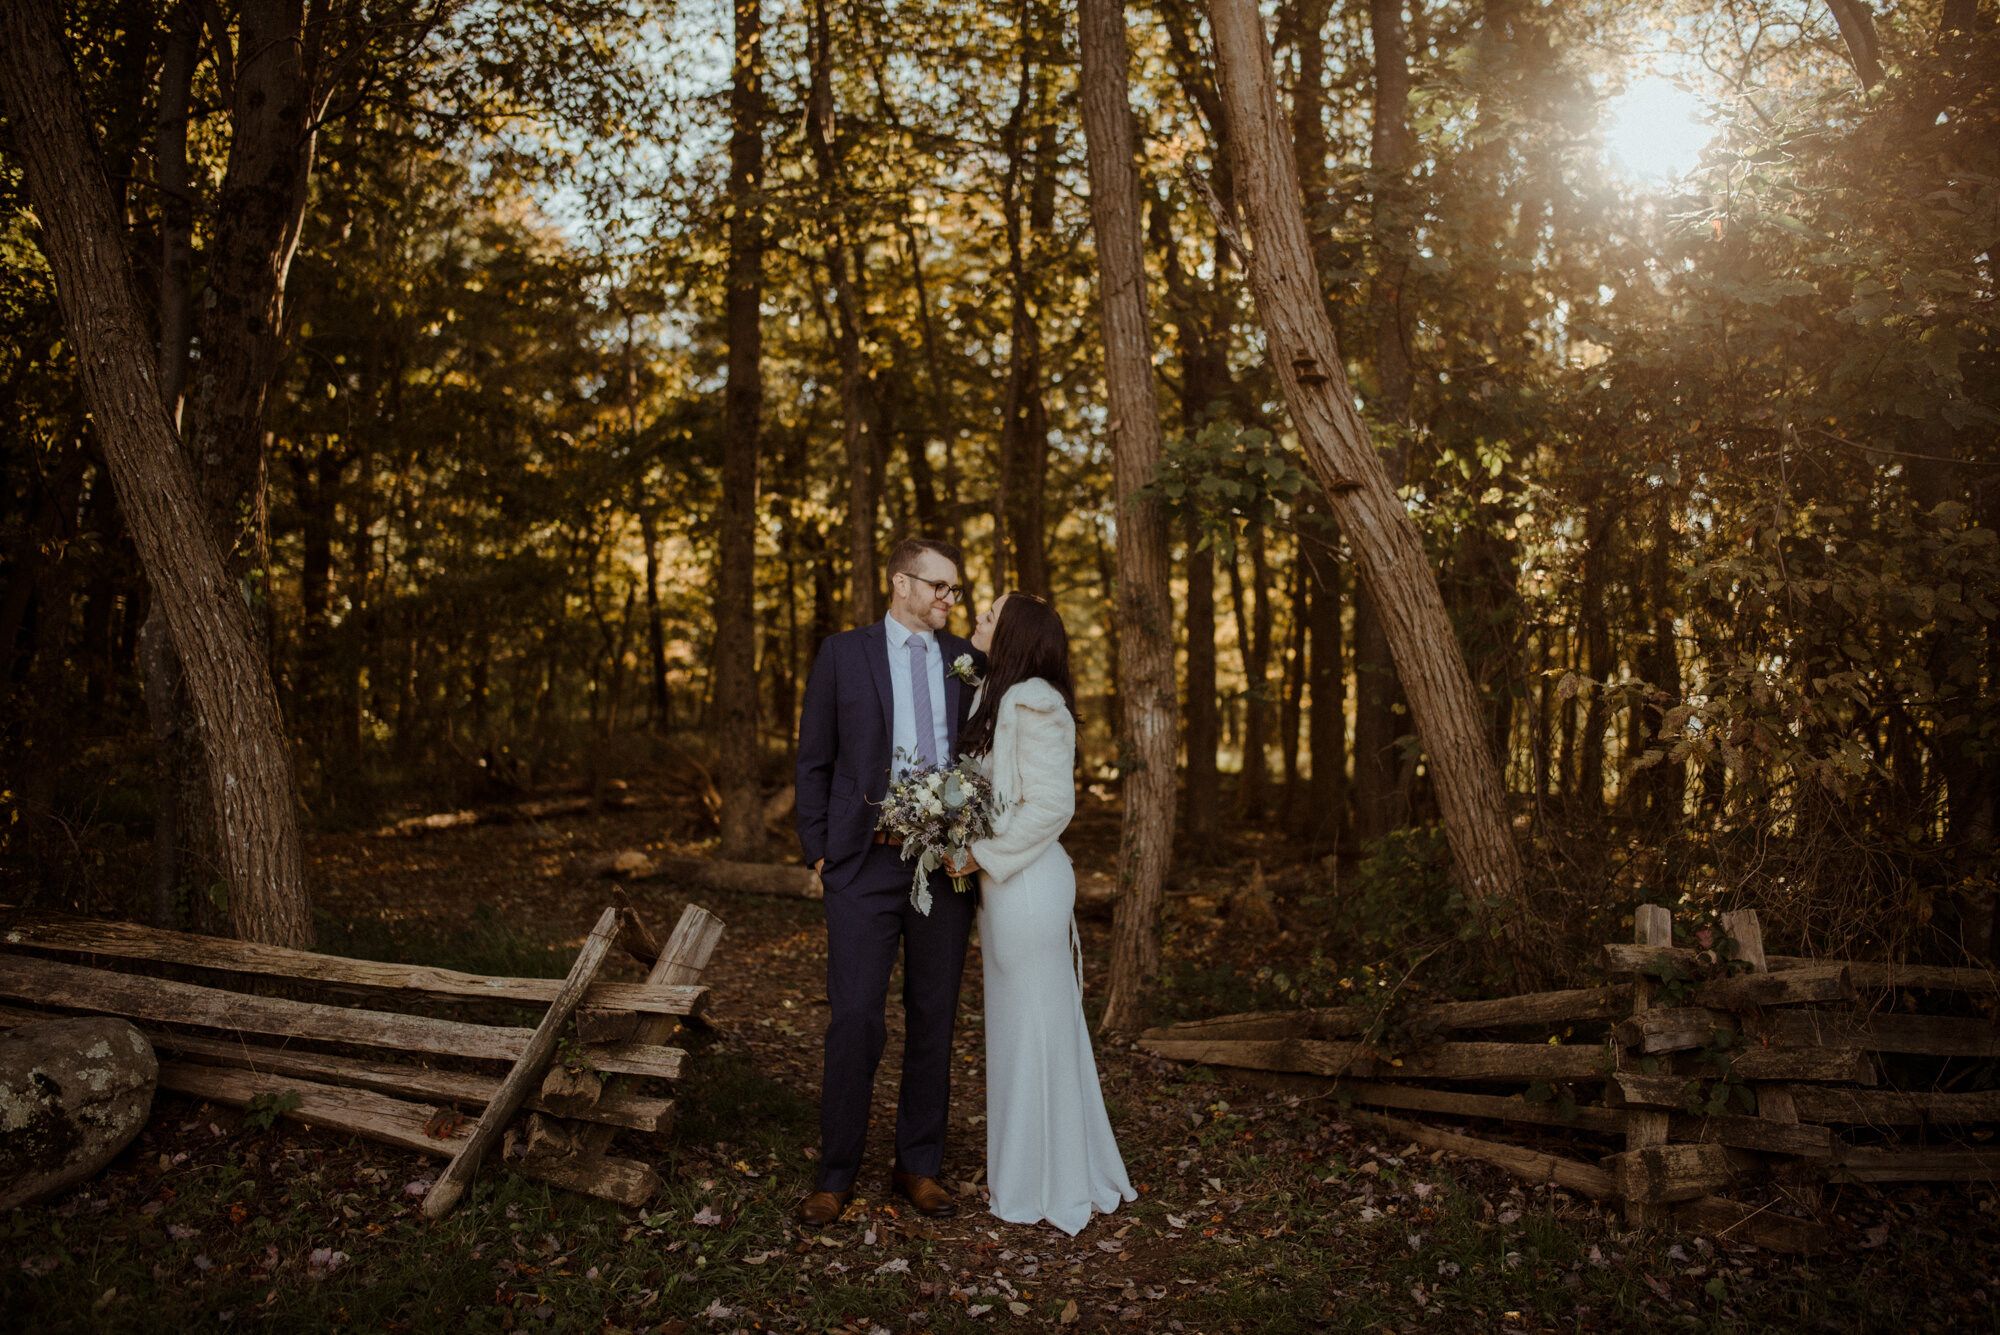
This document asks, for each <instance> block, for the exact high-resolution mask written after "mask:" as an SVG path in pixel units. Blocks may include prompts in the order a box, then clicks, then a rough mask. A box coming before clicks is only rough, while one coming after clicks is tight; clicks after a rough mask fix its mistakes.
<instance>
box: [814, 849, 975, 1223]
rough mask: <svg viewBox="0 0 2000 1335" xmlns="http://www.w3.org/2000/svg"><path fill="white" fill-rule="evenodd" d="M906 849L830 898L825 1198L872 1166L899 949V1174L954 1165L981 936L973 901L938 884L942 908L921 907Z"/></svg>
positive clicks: (885, 853) (823, 1097)
mask: <svg viewBox="0 0 2000 1335" xmlns="http://www.w3.org/2000/svg"><path fill="white" fill-rule="evenodd" d="M901 854H902V850H901V849H899V848H892V847H890V846H889V845H887V844H876V845H873V846H872V847H870V848H869V850H868V852H867V854H866V855H865V856H864V858H863V859H862V864H861V869H860V871H859V872H858V873H857V874H856V875H855V877H854V879H853V880H851V881H849V882H848V883H847V884H846V885H844V886H842V887H841V888H840V889H838V890H831V891H828V893H827V896H826V901H825V910H826V938H827V940H826V995H827V1000H828V1001H829V1002H831V1003H832V1008H833V1014H832V1016H831V1018H830V1019H829V1020H828V1021H827V1026H826V1074H825V1083H824V1084H823V1086H822V1088H821V1093H820V1104H819V1109H820V1111H819V1121H820V1166H819V1187H820V1189H821V1190H822V1191H847V1190H849V1189H851V1188H852V1187H853V1185H854V1178H855V1175H856V1174H857V1173H858V1172H859V1171H860V1169H861V1156H862V1151H863V1148H864V1146H865V1145H866V1144H867V1140H868V1113H869V1107H870V1105H871V1104H872V1103H873V1101H874V1095H875V1068H876V1067H877V1066H878V1065H879V1064H880V1063H881V1060H882V1049H883V1048H884V1046H886V1045H887V1043H888V1041H889V1027H888V1021H887V1016H886V1006H887V1004H888V997H889V975H890V972H891V971H892V970H893V969H894V968H895V964H896V951H897V948H898V946H899V944H900V946H901V947H902V950H903V1019H904V1039H903V1084H902V1093H901V1097H900V1098H899V1100H898V1103H897V1108H896V1167H898V1168H900V1169H901V1170H903V1171H904V1172H906V1173H915V1174H917V1175H918V1176H920V1177H936V1176H937V1175H938V1172H939V1170H940V1169H941V1168H942V1167H943V1164H944V1137H945V1123H946V1119H947V1115H948V1112H949V1110H950V1107H951V1033H952V1025H953V1023H954V1022H955V1020H956V1019H957V1016H958V988H959V981H960V979H961V977H962V976H963V974H964V973H965V947H966V938H967V936H969V935H970V934H971V931H972V900H973V896H972V894H971V893H970V892H968V893H966V894H962V895H961V894H959V893H957V892H955V891H954V890H953V889H952V888H951V878H950V877H949V876H946V875H945V874H944V873H942V872H935V873H933V874H932V875H931V878H930V889H931V911H930V915H929V916H928V917H926V916H925V915H924V914H921V913H919V912H917V910H916V909H914V908H913V907H911V905H910V877H911V874H912V872H913V871H914V870H915V869H914V868H913V867H912V865H911V864H910V863H907V862H904V861H903V860H902V856H901Z"/></svg>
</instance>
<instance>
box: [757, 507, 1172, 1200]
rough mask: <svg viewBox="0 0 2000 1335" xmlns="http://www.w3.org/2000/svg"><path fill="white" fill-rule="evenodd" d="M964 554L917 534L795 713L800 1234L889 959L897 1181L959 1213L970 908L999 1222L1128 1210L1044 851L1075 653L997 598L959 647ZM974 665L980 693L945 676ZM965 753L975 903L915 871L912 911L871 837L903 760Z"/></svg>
mask: <svg viewBox="0 0 2000 1335" xmlns="http://www.w3.org/2000/svg"><path fill="white" fill-rule="evenodd" d="M959 581H960V577H959V553H958V549H957V548H956V547H954V546H952V545H951V544H949V543H944V542H934V541H931V540H929V539H925V538H911V539H909V540H907V541H905V542H904V543H903V544H902V545H901V546H899V547H897V548H896V550H895V552H894V554H892V555H891V556H890V558H889V586H890V605H889V614H888V615H887V616H886V617H884V618H883V619H882V620H881V621H879V622H877V623H875V624H874V625H871V626H863V627H861V628H859V629H857V630H850V631H846V632H844V633H842V634H839V635H833V636H829V637H828V638H827V640H826V642H825V643H824V644H823V645H821V646H820V650H819V655H818V657H817V658H816V659H815V660H814V662H813V667H812V675H811V677H810V678H809V680H808V682H807V685H806V696H805V704H804V707H803V709H802V710H801V712H800V717H799V766H798V831H799V842H800V843H801V844H803V845H804V848H805V857H806V861H807V862H808V863H810V864H811V865H812V866H813V868H814V869H815V870H816V871H818V872H819V874H820V880H821V884H822V885H823V886H824V888H825V892H826V899H825V909H826V947H827V960H826V993H827V1000H828V1001H829V1002H831V1003H832V1009H833V1013H832V1016H831V1018H830V1019H829V1021H828V1023H827V1029H826V1075H825V1081H824V1084H823V1085H822V1088H821V1093H820V1161H819V1176H818V1181H817V1183H816V1184H815V1189H814V1190H813V1191H812V1193H811V1194H809V1195H808V1196H807V1197H806V1198H805V1199H804V1200H803V1201H801V1202H800V1203H799V1206H798V1210H797V1216H798V1218H799V1220H800V1222H802V1223H806V1224H811V1225H821V1224H829V1223H832V1222H833V1221H834V1220H836V1219H838V1218H839V1217H840V1213H841V1211H842V1209H844V1208H845V1207H846V1205H847V1201H848V1198H849V1197H850V1196H852V1195H853V1194H854V1179H855V1176H856V1175H857V1174H858V1173H859V1171H860V1169H861V1156H862V1148H863V1145H864V1143H865V1142H866V1140H867V1136H868V1112H869V1107H870V1104H871V1103H872V1102H873V1096H874V1087H875V1067H876V1065H877V1064H878V1063H879V1062H880V1061H881V1059H882V1049H883V1047H884V1045H885V1044H886V1043H887V1041H888V1026H887V1023H886V1021H885V1016H884V1007H885V1005H886V1003H887V999H888V992H889V975H890V972H891V970H892V969H893V968H894V967H895V963H896V949H897V944H898V942H899V941H900V942H901V943H902V946H903V1015H904V1019H905V1038H904V1046H903V1076H902V1095H901V1099H900V1102H899V1103H898V1106H897V1111H896V1163H895V1172H894V1174H893V1181H894V1185H895V1189H896V1192H897V1194H898V1195H901V1196H905V1197H907V1198H908V1199H909V1200H910V1202H911V1203H912V1204H913V1205H914V1206H915V1207H916V1208H917V1209H918V1210H919V1211H920V1212H922V1213H923V1214H926V1215H931V1216H933V1217H942V1216H945V1215H950V1214H954V1213H956V1212H957V1206H956V1205H955V1204H954V1202H953V1200H952V1196H951V1193H950V1192H948V1191H946V1190H945V1188H944V1187H942V1186H940V1185H939V1184H938V1180H937V1179H938V1175H939V1172H940V1170H941V1168H942V1166H943V1159H944V1139H945V1120H946V1112H947V1108H948V1105H949V1103H950V1098H951V1033H952V1024H953V1021H954V1019H955V1018H956V1016H957V1011H958V989H959V980H960V977H961V975H962V974H963V973H964V971H965V947H966V937H967V935H968V933H969V932H970V930H971V926H972V919H973V913H974V900H975V899H976V900H977V901H978V908H977V912H978V917H979V940H980V946H981V951H982V955H983V958H984V961H985V974H986V1161H987V1162H986V1167H987V1184H988V1187H989V1190H990V1192H991V1202H990V1204H991V1208H992V1211H993V1213H994V1214H995V1215H997V1216H999V1217H1000V1218H1002V1219H1005V1220H1008V1221H1009V1222H1012V1223H1019V1224H1034V1223H1040V1222H1042V1221H1043V1220H1047V1221H1048V1222H1049V1223H1052V1224H1054V1225H1055V1226H1056V1227H1058V1228H1060V1229H1062V1230H1063V1231H1064V1232H1066V1233H1070V1234H1072V1235H1073V1234H1075V1233H1077V1232H1079V1231H1081V1230H1082V1228H1083V1226H1084V1225H1085V1224H1087V1223H1089V1222H1090V1216H1091V1211H1092V1210H1093V1209H1095V1210H1099V1211H1102V1212H1104V1213H1107V1214H1108V1213H1110V1212H1111V1211H1112V1210H1115V1209H1116V1208H1117V1207H1118V1203H1119V1201H1120V1200H1127V1201H1129V1200H1136V1199H1137V1197H1136V1195H1135V1194H1134V1193H1133V1191H1132V1187H1131V1184H1130V1182H1129V1181H1128V1180H1127V1179H1126V1176H1125V1164H1124V1161H1123V1160H1122V1159H1121V1158H1120V1157H1119V1154H1118V1142H1117V1141H1116V1139H1114V1138H1113V1136H1112V1134H1111V1122H1110V1119H1109V1118H1108V1117H1107V1116H1106V1115H1105V1111H1104V1096H1103V1093H1102V1091H1101V1090H1100V1089H1099V1087H1098V1080H1097V1065H1096V1061H1095V1059H1094V1058H1093V1057H1092V1054H1091V1048H1090V1035H1089V1032H1088V1030H1087V1029H1086V1027H1085V1025H1084V1019H1083V983H1082V957H1081V953H1080V950H1079V948H1078V945H1077V939H1076V926H1075V922H1074V919H1073V918H1072V916H1071V911H1072V909H1073V908H1074V906H1075V903H1076V874H1075V872H1074V871H1072V870H1071V868H1070V861H1069V855H1068V854H1066V853H1064V852H1063V849H1062V845H1061V844H1059V843H1057V842H1056V840H1057V839H1058V837H1059V836H1060V835H1061V834H1062V832H1063V830H1064V828H1065V827H1067V826H1068V825H1069V822H1070V817H1071V816H1072V815H1073V814H1075V811H1076V782H1075V777H1074V775H1075V768H1076V714H1075V711H1076V703H1075V688H1074V686H1073V685H1072V683H1071V680H1070V669H1069V638H1068V635H1067V633H1066V632H1065V631H1064V629H1063V624H1062V619H1061V618H1060V617H1058V616H1057V615H1056V612H1055V609H1054V608H1052V607H1050V606H1049V605H1048V604H1047V603H1046V602H1044V601H1042V600H1041V599H1040V598H1036V597H1034V596H1033V595H1031V594H1023V593H1010V594H1007V595H1005V596H1004V597H1002V598H1000V599H998V600H997V601H995V602H994V604H993V606H992V607H991V608H989V609H987V612H986V614H985V615H984V616H982V617H980V618H979V623H978V626H977V627H976V628H975V630H974V631H973V636H972V639H971V640H970V641H969V642H968V641H966V640H962V639H959V638H958V637H957V636H955V635H951V634H948V633H946V632H945V629H944V628H945V625H946V623H947V622H948V621H949V620H950V618H951V609H952V605H953V604H954V603H956V602H958V601H959V600H960V599H961V598H962V597H963V596H964V589H963V587H962V586H961V584H960V582H959ZM968 654H969V655H971V657H972V661H973V663H974V665H975V671H977V672H980V673H982V674H983V676H984V680H983V682H981V684H980V685H979V687H978V689H977V690H975V689H974V688H973V687H972V686H970V685H966V684H964V683H963V682H962V681H961V680H960V678H959V677H958V676H956V675H954V674H953V671H952V668H953V665H954V664H955V663H956V662H957V661H958V660H959V659H960V658H961V657H962V656H965V655H968ZM961 754H964V755H973V756H978V757H980V758H981V761H982V763H983V764H984V766H985V768H986V772H987V774H988V776H989V777H990V778H991V779H992V781H993V786H994V790H995V792H996V793H997V795H998V797H999V808H1000V809H999V814H998V815H997V816H996V817H995V819H994V822H993V836H992V837H991V838H990V839H983V840H978V841H976V842H974V843H973V845H972V849H971V852H972V857H973V861H974V864H975V867H976V869H977V870H978V872H979V889H978V892H977V894H976V895H975V894H970V893H968V894H956V893H954V892H953V891H952V888H951V884H950V881H949V879H948V872H947V871H945V870H940V871H937V872H934V873H933V874H932V876H931V892H932V906H931V912H930V913H929V915H928V916H926V915H924V914H922V913H919V912H918V911H917V910H916V909H915V908H914V907H912V906H911V903H910V876H911V868H910V865H909V864H908V863H906V862H904V861H903V860H902V856H901V850H900V849H899V848H898V847H897V846H896V844H895V843H894V842H892V837H891V836H889V835H886V834H882V833H878V832H877V831H876V829H875V823H876V816H877V809H878V808H879V806H880V805H881V803H882V800H883V798H884V797H885V796H887V794H888V790H889V783H890V780H891V778H892V776H894V775H898V774H901V773H902V772H903V770H904V769H905V768H906V767H907V763H908V761H907V758H909V757H916V758H917V759H919V760H922V761H925V762H935V763H944V764H949V763H950V762H951V761H952V760H954V759H955V758H956V757H958V756H959V755H961Z"/></svg>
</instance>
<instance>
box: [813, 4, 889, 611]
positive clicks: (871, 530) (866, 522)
mask: <svg viewBox="0 0 2000 1335" xmlns="http://www.w3.org/2000/svg"><path fill="white" fill-rule="evenodd" d="M832 61H833V33H832V25H831V24H830V23H829V22H828V16H827V0H816V3H815V4H814V6H813V47H812V93H811V98H810V105H809V107H808V108H807V114H806V137H807V139H808V140H810V142H811V146H812V155H813V165H814V167H815V168H816V169H817V171H818V173H819V185H820V201H819V202H820V207H821V208H823V209H824V210H825V211H826V222H825V225H826V227H827V241H826V247H825V252H826V267H827V272H828V275H829V276H830V277H831V278H832V280H833V302H834V314H835V323H834V342H835V343H836V345H837V347H836V351H837V352H838V354H839V357H840V420H841V445H842V448H843V449H844V450H845V452H846V455H847V526H848V528H847V533H848V537H847V544H848V553H847V554H848V573H849V576H850V579H851V584H850V594H849V596H850V599H851V601H852V605H853V616H854V624H855V625H857V626H865V625H867V624H868V623H869V622H871V621H874V620H875V619H876V618H877V617H878V616H880V615H881V608H880V607H879V606H877V604H878V601H879V586H880V582H881V581H880V580H879V579H878V578H877V576H876V573H875V518H876V512H877V510H878V508H879V507H880V496H879V495H878V490H879V488H878V486H877V482H876V474H877V472H878V471H879V469H878V464H877V457H876V456H877V450H878V446H877V444H876V441H875V435H874V432H873V431H872V430H871V429H870V427H871V423H870V421H869V416H870V413H869V409H870V406H871V405H870V403H869V393H868V384H869V375H868V373H867V370H866V369H865V368H864V366H863V365H862V356H861V336H862V328H861V321H862V312H861V303H860V302H858V301H857V300H855V292H854V279H853V276H852V275H851V273H850V271H849V268H848V266H849V264H850V262H851V263H854V264H856V265H858V264H859V263H860V262H861V259H862V255H861V252H860V250H859V248H857V247H855V246H853V245H852V244H851V242H850V238H849V237H848V235H847V210H846V178H845V173H844V171H843V168H842V164H841V161H840V157H839V154H838V152H837V148H836V141H835V129H834V123H833V70H832Z"/></svg>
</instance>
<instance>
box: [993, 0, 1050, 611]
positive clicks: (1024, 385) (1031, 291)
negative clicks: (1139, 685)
mask: <svg viewBox="0 0 2000 1335" xmlns="http://www.w3.org/2000/svg"><path fill="white" fill-rule="evenodd" d="M1020 13H1021V20H1020V56H1021V82H1020V86H1019V89H1018V90H1017V92H1016V94H1015V99H1014V108H1013V111H1012V113H1011V114H1010V115H1009V117H1008V119H1007V124H1006V128H1005V130H1004V131H1003V134H1002V139H1003V143H1004V148H1005V151H1006V154H1007V170H1006V175H1005V176H1004V177H1003V178H1002V181H1001V195H1000V205H1001V209H1002V211H1003V213H1004V216H1005V222H1006V235H1007V274H1008V279H1009V288H1010V293H1011V296H1010V306H1009V325H1008V337H1007V343H1008V349H1007V385H1006V392H1005V397H1004V398H1003V400H1002V402H1001V407H1000V469H999V479H998V485H997V487H996V490H995V496H994V514H993V533H994V592H995V593H998V592H1000V590H1001V586H1002V585H1003V584H1004V583H1006V582H1007V576H1008V574H1009V572H1010V571H1011V574H1012V582H1013V583H1014V584H1015V585H1016V586H1018V587H1020V588H1021V589H1024V590H1026V591H1027V592H1029V593H1032V594H1036V595H1039V596H1041V597H1047V596H1048V595H1049V591H1050V590H1049V569H1048V556H1047V552H1046V545H1047V531H1046V524H1045V518H1044V515H1043V512H1042V503H1043V499H1044V493H1045V492H1046V490H1047V487H1048V472H1049V412H1048V401H1047V399H1046V398H1045V397H1044V392H1043V374H1044V372H1043V365H1042V328H1041V315H1042V309H1041V308H1042V305H1043V303H1042V301H1041V300H1040V298H1041V295H1042V293H1043V291H1044V287H1045V280H1044V277H1043V274H1042V270H1041V262H1042V259H1043V255H1042V251H1043V249H1044V248H1045V246H1046V243H1047V237H1048V234H1049V232H1050V231H1051V229H1052V228H1053V227H1054V224H1055V207H1056V185H1057V174H1056V163H1055V156H1056V129H1057V126H1056V118H1055V115H1054V108H1053V106H1052V105H1051V103H1052V102H1053V101H1054V75H1053V71H1052V70H1051V69H1050V68H1049V63H1050V62H1049V61H1048V60H1047V59H1046V58H1045V57H1044V55H1043V51H1042V47H1043V45H1044V42H1045V40H1046V39H1045V38H1044V37H1043V35H1042V25H1043V23H1044V21H1045V19H1044V6H1043V4H1042V3H1041V0H1022V4H1021V10H1020Z"/></svg>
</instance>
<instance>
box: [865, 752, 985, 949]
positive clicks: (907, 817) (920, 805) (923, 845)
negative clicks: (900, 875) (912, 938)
mask: <svg viewBox="0 0 2000 1335" xmlns="http://www.w3.org/2000/svg"><path fill="white" fill-rule="evenodd" d="M904 759H907V757H904ZM999 810H1000V802H999V798H998V797H997V796H995V794H994V792H993V781H992V780H991V779H988V778H987V777H986V776H985V775H984V774H982V773H980V771H979V762H978V761H977V760H975V759H973V758H972V757H971V756H960V757H959V758H958V759H957V760H956V761H954V762H952V763H951V764H949V765H925V764H922V763H921V762H919V763H916V764H913V765H911V767H910V768H909V769H908V770H906V771H905V772H904V774H903V777H902V778H900V779H897V780H896V781H895V782H894V783H892V784H890V785H889V795H888V797H886V798H884V799H883V802H882V817H881V819H880V820H878V821H876V823H875V828H876V829H878V830H880V831H882V832H883V833H885V834H890V835H894V836H895V837H896V838H898V839H901V840H902V841H903V861H905V862H908V861H910V860H911V859H912V858H915V859H916V862H917V868H916V871H915V873H914V874H913V875H912V876H911V878H910V904H911V906H912V907H914V908H915V909H916V910H917V912H919V913H922V914H925V915H927V916H928V915H929V913H930V911H931V892H930V889H929V887H927V886H926V885H925V884H924V878H925V877H927V876H928V875H930V873H932V872H933V871H936V870H937V869H938V868H939V867H942V866H945V865H946V864H947V863H950V864H953V865H956V864H958V863H961V862H964V861H965V860H966V856H967V850H968V849H969V848H970V847H971V846H972V841H973V840H975V839H984V838H986V837H987V836H988V835H990V834H992V833H993V818H994V816H996V815H998V814H999ZM971 883H972V878H971V877H969V876H954V877H952V878H951V888H952V889H954V890H956V891H957V892H958V893H960V894H964V893H965V892H966V890H967V889H968V888H970V886H971Z"/></svg>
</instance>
